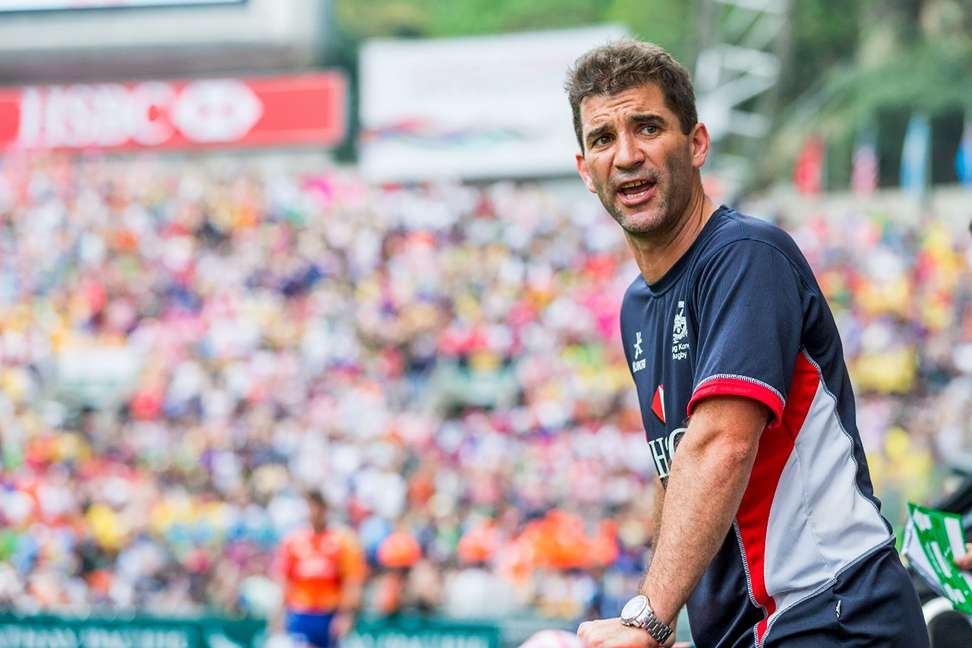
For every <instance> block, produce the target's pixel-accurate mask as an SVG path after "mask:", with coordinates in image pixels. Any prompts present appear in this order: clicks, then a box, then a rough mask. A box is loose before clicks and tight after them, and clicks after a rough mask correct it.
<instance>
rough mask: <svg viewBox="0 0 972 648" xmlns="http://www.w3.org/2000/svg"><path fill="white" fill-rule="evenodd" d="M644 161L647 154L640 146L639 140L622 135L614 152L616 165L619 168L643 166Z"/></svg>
mask: <svg viewBox="0 0 972 648" xmlns="http://www.w3.org/2000/svg"><path fill="white" fill-rule="evenodd" d="M644 161H645V154H644V151H642V150H641V147H640V146H638V140H637V139H635V138H634V137H631V136H629V135H620V136H619V137H618V146H617V149H616V150H615V153H614V166H616V167H617V168H619V169H633V168H636V167H639V166H641V164H642V163H643V162H644Z"/></svg>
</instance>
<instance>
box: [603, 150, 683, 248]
mask: <svg viewBox="0 0 972 648" xmlns="http://www.w3.org/2000/svg"><path fill="white" fill-rule="evenodd" d="M691 169H692V165H691V159H690V158H689V155H688V154H687V153H686V155H678V156H672V157H670V158H669V159H668V160H667V161H666V163H665V176H664V177H660V178H657V179H656V184H655V190H656V193H655V196H653V197H652V199H651V201H650V202H649V203H648V205H647V206H646V207H645V209H644V211H638V212H635V213H633V214H632V213H627V214H626V213H625V211H624V207H622V206H620V205H618V204H617V203H616V202H615V199H616V194H612V195H608V191H609V190H608V189H607V187H601V189H600V190H599V191H598V197H599V198H600V200H601V204H602V205H604V208H605V209H606V210H607V211H608V213H609V214H611V217H612V218H614V220H615V222H617V224H618V225H620V226H621V229H623V230H624V231H625V232H626V233H627V234H628V235H630V236H633V237H635V238H657V237H658V236H660V235H663V234H665V233H666V232H669V231H671V230H673V229H675V228H676V227H677V225H678V223H679V221H680V220H681V217H682V215H683V214H684V212H685V210H686V208H687V207H688V203H689V200H690V197H691V192H690V191H689V190H688V188H689V187H690V186H691V184H690V183H691V177H692V171H691ZM676 189H679V190H680V191H679V193H678V198H681V200H676ZM646 212H654V215H653V216H649V217H647V218H646V217H645V216H646Z"/></svg>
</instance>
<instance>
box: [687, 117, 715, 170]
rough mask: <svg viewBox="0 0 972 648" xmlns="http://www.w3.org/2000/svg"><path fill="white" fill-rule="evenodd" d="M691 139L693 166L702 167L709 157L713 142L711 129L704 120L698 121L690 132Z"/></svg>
mask: <svg viewBox="0 0 972 648" xmlns="http://www.w3.org/2000/svg"><path fill="white" fill-rule="evenodd" d="M689 140H690V141H691V144H692V166H693V167H694V168H696V169H701V168H702V165H703V164H705V160H706V158H708V157H709V145H710V144H711V143H712V140H711V138H710V137H709V129H708V128H706V127H705V124H703V123H702V122H696V124H695V126H693V127H692V132H690V133H689Z"/></svg>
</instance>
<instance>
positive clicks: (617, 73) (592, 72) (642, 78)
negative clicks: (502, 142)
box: [564, 38, 699, 151]
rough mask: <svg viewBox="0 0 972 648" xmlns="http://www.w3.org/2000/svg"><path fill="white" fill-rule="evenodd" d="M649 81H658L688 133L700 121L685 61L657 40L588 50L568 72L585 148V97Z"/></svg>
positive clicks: (576, 127) (576, 121)
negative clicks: (582, 107) (656, 42)
mask: <svg viewBox="0 0 972 648" xmlns="http://www.w3.org/2000/svg"><path fill="white" fill-rule="evenodd" d="M647 83H657V84H658V86H659V87H660V88H661V90H662V93H664V95H665V105H666V106H668V109H669V110H671V111H672V112H673V113H675V114H676V115H677V116H678V121H679V125H680V126H681V127H682V132H683V133H685V134H686V135H688V133H689V131H691V130H692V127H693V126H695V124H696V122H698V121H699V116H698V113H697V112H696V110H695V91H694V90H693V89H692V78H691V76H689V73H688V70H686V69H685V68H684V67H682V64H681V63H679V62H678V61H676V60H675V59H674V58H672V55H671V54H669V53H668V52H666V51H665V50H664V49H662V48H661V47H659V46H658V45H655V44H654V43H644V42H641V41H636V40H633V39H630V38H624V39H621V40H618V41H614V42H612V43H608V44H607V45H602V46H601V47H597V48H595V49H592V50H591V51H589V52H587V53H586V54H584V55H583V56H581V57H580V58H579V59H577V60H576V61H575V62H574V65H573V67H571V68H570V70H569V71H568V72H567V82H566V83H565V84H564V88H565V89H566V90H567V96H568V97H569V99H570V108H571V110H572V111H573V112H574V132H576V133H577V143H578V144H580V148H581V151H583V150H584V140H583V136H582V133H581V115H580V106H581V102H582V101H583V100H584V97H590V96H594V95H613V94H618V93H619V92H624V91H625V90H629V89H631V88H635V87H637V86H640V85H645V84H647Z"/></svg>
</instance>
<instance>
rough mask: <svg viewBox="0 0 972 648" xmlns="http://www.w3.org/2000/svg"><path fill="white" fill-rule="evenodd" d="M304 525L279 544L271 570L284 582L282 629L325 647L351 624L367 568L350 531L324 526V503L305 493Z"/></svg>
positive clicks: (311, 644) (316, 645)
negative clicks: (306, 524)
mask: <svg viewBox="0 0 972 648" xmlns="http://www.w3.org/2000/svg"><path fill="white" fill-rule="evenodd" d="M305 499H306V501H307V507H308V510H309V513H310V528H305V529H301V530H299V531H296V532H294V533H292V534H291V535H289V536H287V537H286V538H285V539H284V541H283V542H282V543H281V545H280V549H279V553H278V556H277V571H278V574H279V577H280V579H281V580H282V581H283V587H284V605H285V607H286V629H287V633H288V634H290V635H291V636H293V637H295V638H298V639H301V640H303V641H305V642H306V643H307V644H309V645H310V646H315V647H316V648H331V647H332V646H334V645H336V641H337V640H338V639H340V638H341V637H343V636H344V635H345V634H347V633H348V632H349V631H350V630H351V628H352V626H353V625H354V618H355V614H356V613H357V610H358V608H359V606H360V603H361V589H362V585H363V583H364V579H365V574H366V571H367V567H366V564H365V559H364V553H363V551H362V550H361V546H360V545H359V543H358V541H357V539H356V538H355V537H354V535H353V534H352V532H351V531H349V530H347V529H343V528H336V527H330V526H328V523H327V522H328V521H327V518H328V515H327V513H328V509H327V502H326V501H325V499H324V498H323V497H322V496H321V494H320V493H318V492H309V493H307V494H306V495H305Z"/></svg>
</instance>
